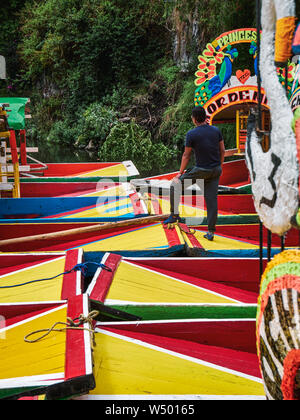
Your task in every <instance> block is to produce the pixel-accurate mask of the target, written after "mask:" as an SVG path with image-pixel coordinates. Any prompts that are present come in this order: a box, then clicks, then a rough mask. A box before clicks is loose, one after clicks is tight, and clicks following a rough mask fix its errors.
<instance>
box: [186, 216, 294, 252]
mask: <svg viewBox="0 0 300 420" xmlns="http://www.w3.org/2000/svg"><path fill="white" fill-rule="evenodd" d="M191 230H193V233H194V235H193V236H191V237H190V238H189V237H188V235H186V234H184V233H183V236H184V238H185V240H186V241H187V249H188V251H187V252H188V255H190V256H203V257H205V256H207V257H209V256H211V257H256V258H258V257H259V255H260V251H259V248H260V244H259V242H260V239H259V238H260V226H259V224H239V225H229V224H228V225H217V231H216V235H215V238H214V241H212V242H209V241H207V240H206V239H205V238H204V234H205V233H206V232H207V226H193V227H191ZM284 245H285V247H286V248H294V247H298V246H299V231H298V230H297V229H291V230H290V231H289V232H288V233H287V235H286V238H285V244H284ZM281 246H282V243H281V238H280V237H279V236H277V235H273V236H272V247H271V256H274V255H276V254H278V253H279V252H281ZM267 248H268V233H267V230H266V228H264V227H263V256H264V258H267V256H268V250H267Z"/></svg>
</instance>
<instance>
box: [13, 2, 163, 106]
mask: <svg viewBox="0 0 300 420" xmlns="http://www.w3.org/2000/svg"><path fill="white" fill-rule="evenodd" d="M129 3H130V2H129ZM129 3H128V2H124V1H113V2H112V1H102V2H99V1H98V0H81V1H78V0H45V1H43V2H41V3H34V4H32V3H31V2H28V3H27V5H26V6H25V8H24V10H23V12H22V22H23V25H22V33H23V43H22V44H21V46H20V54H21V57H22V59H23V62H24V63H26V66H27V69H28V70H27V75H26V77H27V79H28V80H30V81H32V82H36V81H38V80H41V79H42V78H44V80H45V81H46V82H45V83H46V84H47V83H48V84H50V85H51V84H52V85H54V86H56V88H57V89H59V90H60V91H62V93H63V96H64V97H65V98H66V108H67V109H69V110H70V112H71V111H73V112H74V110H75V109H76V108H78V107H79V106H82V105H87V104H90V103H92V102H95V101H98V100H99V99H100V97H101V96H103V95H105V94H107V93H108V92H111V91H112V90H113V87H114V85H117V84H120V83H121V81H122V84H123V86H128V85H131V84H132V83H134V84H136V83H139V82H141V81H142V80H143V79H144V75H147V74H150V72H151V67H152V66H153V62H155V60H156V59H157V58H158V57H160V56H161V54H162V51H163V50H164V45H165V42H166V40H165V32H166V30H165V29H164V28H163V27H161V26H159V25H157V23H155V19H157V17H158V15H157V11H155V10H152V11H153V13H154V16H149V13H150V12H149V10H148V8H147V4H146V3H145V2H144V1H143V2H142V1H139V3H140V8H138V7H132V4H131V6H130V4H129ZM131 3H132V2H131ZM150 28H151V31H152V36H151V37H149V36H148V34H147V31H148V30H149V29H150Z"/></svg>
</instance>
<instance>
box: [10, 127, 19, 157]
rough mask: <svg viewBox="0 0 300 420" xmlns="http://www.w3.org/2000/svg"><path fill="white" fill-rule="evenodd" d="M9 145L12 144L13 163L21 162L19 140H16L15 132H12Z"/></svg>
mask: <svg viewBox="0 0 300 420" xmlns="http://www.w3.org/2000/svg"><path fill="white" fill-rule="evenodd" d="M9 143H10V150H11V159H12V163H17V162H19V157H18V150H17V140H16V132H15V130H10V137H9Z"/></svg>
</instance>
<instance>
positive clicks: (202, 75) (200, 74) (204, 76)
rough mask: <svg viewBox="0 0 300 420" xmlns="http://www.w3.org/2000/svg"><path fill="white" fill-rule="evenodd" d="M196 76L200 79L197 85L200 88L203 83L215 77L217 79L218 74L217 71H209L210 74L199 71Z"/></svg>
mask: <svg viewBox="0 0 300 420" xmlns="http://www.w3.org/2000/svg"><path fill="white" fill-rule="evenodd" d="M195 75H196V77H197V78H198V79H197V80H196V85H197V86H199V85H202V83H204V82H206V81H207V80H210V79H212V78H213V77H215V75H216V73H215V71H209V72H206V71H197V72H196V73H195Z"/></svg>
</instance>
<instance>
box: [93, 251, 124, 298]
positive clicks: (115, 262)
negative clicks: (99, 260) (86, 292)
mask: <svg viewBox="0 0 300 420" xmlns="http://www.w3.org/2000/svg"><path fill="white" fill-rule="evenodd" d="M121 260H122V257H121V256H120V255H117V254H109V256H108V258H107V259H106V261H105V262H104V265H105V266H106V267H109V268H110V269H111V270H112V271H107V270H104V269H102V270H101V271H100V274H99V276H98V277H97V278H96V279H95V285H94V287H93V289H92V291H91V293H90V299H92V300H96V301H98V302H103V303H104V301H105V299H106V296H107V293H108V291H109V288H110V286H111V284H112V281H113V278H114V276H115V272H116V270H117V268H118V266H119V264H120V262H121Z"/></svg>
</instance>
